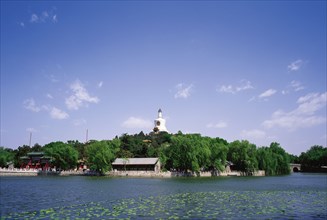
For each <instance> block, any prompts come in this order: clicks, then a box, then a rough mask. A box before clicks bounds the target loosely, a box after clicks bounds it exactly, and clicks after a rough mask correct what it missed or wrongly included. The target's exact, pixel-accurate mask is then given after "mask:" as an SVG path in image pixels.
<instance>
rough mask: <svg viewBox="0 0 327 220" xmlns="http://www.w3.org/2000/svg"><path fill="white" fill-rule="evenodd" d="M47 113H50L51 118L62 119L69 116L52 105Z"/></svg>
mask: <svg viewBox="0 0 327 220" xmlns="http://www.w3.org/2000/svg"><path fill="white" fill-rule="evenodd" d="M49 113H50V116H51V118H53V119H59V120H62V119H67V118H69V115H68V114H67V113H66V112H64V111H62V110H60V109H58V108H56V107H52V109H51V110H50V112H49Z"/></svg>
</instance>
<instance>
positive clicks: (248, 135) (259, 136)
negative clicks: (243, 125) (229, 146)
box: [241, 129, 266, 139]
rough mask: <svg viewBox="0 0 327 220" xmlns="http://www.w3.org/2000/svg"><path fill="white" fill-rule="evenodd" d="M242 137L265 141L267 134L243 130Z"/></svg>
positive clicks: (255, 130)
mask: <svg viewBox="0 0 327 220" xmlns="http://www.w3.org/2000/svg"><path fill="white" fill-rule="evenodd" d="M241 137H242V138H244V139H263V138H266V132H264V131H261V130H258V129H253V130H243V131H242V132H241Z"/></svg>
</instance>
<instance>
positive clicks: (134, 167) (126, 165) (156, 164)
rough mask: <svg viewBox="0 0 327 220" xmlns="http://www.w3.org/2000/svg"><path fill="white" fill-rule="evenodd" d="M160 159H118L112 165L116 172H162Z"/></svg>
mask: <svg viewBox="0 0 327 220" xmlns="http://www.w3.org/2000/svg"><path fill="white" fill-rule="evenodd" d="M160 166H161V165H160V161H159V158H157V157H155V158H117V159H116V160H115V161H114V162H113V163H112V169H113V170H114V171H152V172H155V173H159V172H160Z"/></svg>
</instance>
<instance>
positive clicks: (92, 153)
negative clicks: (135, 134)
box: [86, 139, 120, 174]
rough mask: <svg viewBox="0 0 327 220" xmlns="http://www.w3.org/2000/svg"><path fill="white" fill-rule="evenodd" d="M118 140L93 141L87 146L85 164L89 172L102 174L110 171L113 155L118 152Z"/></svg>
mask: <svg viewBox="0 0 327 220" xmlns="http://www.w3.org/2000/svg"><path fill="white" fill-rule="evenodd" d="M119 145H120V142H119V140H116V139H114V140H112V141H95V142H93V143H91V144H90V145H88V146H87V148H86V157H87V164H88V166H89V167H90V168H91V170H95V171H97V172H99V173H100V174H104V173H106V172H107V171H109V170H111V163H112V162H113V160H114V159H115V154H116V152H117V151H118V150H119Z"/></svg>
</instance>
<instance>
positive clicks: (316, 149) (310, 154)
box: [299, 145, 327, 170]
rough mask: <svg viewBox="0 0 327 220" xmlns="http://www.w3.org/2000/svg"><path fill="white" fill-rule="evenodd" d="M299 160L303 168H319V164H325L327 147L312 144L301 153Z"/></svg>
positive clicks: (326, 164) (326, 162) (326, 163)
mask: <svg viewBox="0 0 327 220" xmlns="http://www.w3.org/2000/svg"><path fill="white" fill-rule="evenodd" d="M299 160H300V163H301V165H302V168H303V169H304V170H319V169H320V168H321V166H327V148H326V147H323V146H319V145H314V146H312V147H311V148H310V149H309V150H307V151H306V152H303V153H301V155H300V157H299Z"/></svg>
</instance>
